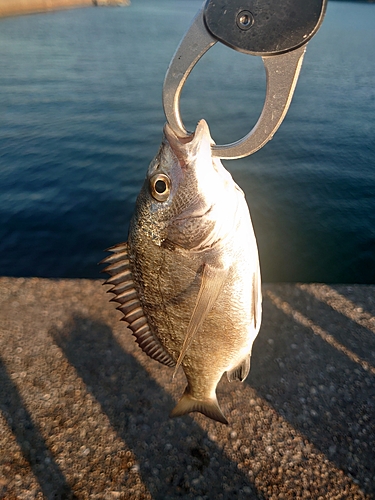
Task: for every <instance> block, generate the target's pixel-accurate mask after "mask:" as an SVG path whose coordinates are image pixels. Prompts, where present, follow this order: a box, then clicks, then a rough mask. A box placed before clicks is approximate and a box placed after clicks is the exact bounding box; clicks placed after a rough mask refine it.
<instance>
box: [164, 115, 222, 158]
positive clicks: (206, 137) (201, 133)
mask: <svg viewBox="0 0 375 500" xmlns="http://www.w3.org/2000/svg"><path fill="white" fill-rule="evenodd" d="M164 136H165V138H166V139H167V141H168V142H169V144H170V146H171V148H172V149H173V151H175V153H176V154H177V152H180V153H181V152H182V151H184V152H186V149H187V148H186V146H188V149H189V150H192V151H195V152H197V151H198V150H199V149H200V147H201V145H202V143H203V142H208V143H209V144H210V145H213V144H215V142H214V141H213V140H212V138H211V134H210V129H209V127H208V124H207V122H206V120H204V119H203V118H202V119H201V120H199V122H198V124H197V127H196V129H195V132H192V133H191V134H190V135H188V136H187V137H178V136H177V135H176V133H175V132H174V131H173V129H172V127H171V126H170V125H169V123H166V124H165V125H164ZM177 156H179V155H178V154H177Z"/></svg>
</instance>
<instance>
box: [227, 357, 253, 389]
mask: <svg viewBox="0 0 375 500" xmlns="http://www.w3.org/2000/svg"><path fill="white" fill-rule="evenodd" d="M249 371H250V354H249V355H248V356H246V358H245V359H243V360H242V361H241V363H240V364H239V365H237V366H236V367H234V368H233V369H232V370H229V371H227V378H228V380H229V382H233V380H239V381H240V382H243V381H244V380H245V378H246V377H247V376H248V375H249Z"/></svg>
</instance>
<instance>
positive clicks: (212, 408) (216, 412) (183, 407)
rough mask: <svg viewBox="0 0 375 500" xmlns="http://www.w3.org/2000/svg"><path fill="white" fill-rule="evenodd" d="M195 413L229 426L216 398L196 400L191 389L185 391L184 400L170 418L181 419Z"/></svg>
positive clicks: (182, 399) (174, 409) (181, 400)
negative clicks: (190, 391)
mask: <svg viewBox="0 0 375 500" xmlns="http://www.w3.org/2000/svg"><path fill="white" fill-rule="evenodd" d="M194 411H197V412H199V413H203V415H206V417H208V418H211V419H212V420H216V421H217V422H221V423H222V424H225V425H228V420H227V419H226V418H225V417H224V415H223V412H222V411H221V409H220V406H219V403H218V402H217V399H216V396H214V397H213V398H211V399H202V400H201V399H196V398H194V397H193V396H192V395H191V394H190V393H189V387H187V388H186V389H185V392H184V394H183V396H182V398H181V399H180V401H179V402H178V403H177V405H176V406H175V408H173V410H172V411H171V413H170V414H169V416H170V417H171V418H174V417H181V416H182V415H186V414H187V413H191V412H194Z"/></svg>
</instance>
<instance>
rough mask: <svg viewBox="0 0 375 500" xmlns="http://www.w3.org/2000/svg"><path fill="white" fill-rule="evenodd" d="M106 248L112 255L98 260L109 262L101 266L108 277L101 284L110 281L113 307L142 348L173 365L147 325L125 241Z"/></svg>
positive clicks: (164, 362) (161, 360) (159, 359)
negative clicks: (115, 306)
mask: <svg viewBox="0 0 375 500" xmlns="http://www.w3.org/2000/svg"><path fill="white" fill-rule="evenodd" d="M108 250H109V251H110V252H112V255H109V256H108V257H106V258H105V259H103V260H102V262H101V264H109V265H107V267H106V268H105V269H103V272H106V273H108V274H109V275H110V278H108V279H107V281H105V283H104V284H105V285H113V286H112V288H111V289H110V290H108V292H110V293H113V294H114V295H115V296H114V297H113V298H112V299H111V301H112V302H118V303H119V306H118V307H117V309H119V310H120V311H121V312H122V313H123V314H124V318H122V320H123V321H126V322H127V323H128V326H129V328H130V330H131V331H132V332H133V335H134V337H135V339H136V342H137V344H138V345H139V347H140V348H141V349H142V350H143V352H145V353H146V354H147V355H148V356H150V358H153V359H155V360H156V361H159V363H162V364H163V365H167V366H175V364H176V363H175V362H174V360H173V359H172V358H171V356H170V355H169V354H168V353H167V352H166V351H165V350H164V348H163V346H162V345H161V344H160V342H159V340H158V339H157V338H156V337H155V336H154V335H153V333H152V332H151V329H150V327H149V325H148V322H147V318H146V315H145V314H144V312H143V308H142V305H141V302H140V300H139V298H138V293H137V291H136V288H135V285H134V280H133V275H132V272H131V269H130V260H129V256H128V248H127V243H120V244H119V245H116V246H114V247H112V248H109V249H108Z"/></svg>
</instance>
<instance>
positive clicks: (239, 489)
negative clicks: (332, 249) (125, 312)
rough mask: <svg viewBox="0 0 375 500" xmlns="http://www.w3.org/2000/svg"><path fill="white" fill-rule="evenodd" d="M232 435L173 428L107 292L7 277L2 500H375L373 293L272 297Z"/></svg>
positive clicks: (318, 290) (202, 422) (0, 289)
mask: <svg viewBox="0 0 375 500" xmlns="http://www.w3.org/2000/svg"><path fill="white" fill-rule="evenodd" d="M263 290H264V317H263V326H262V329H261V332H260V334H259V337H258V339H257V341H256V343H255V345H254V351H253V359H252V368H251V372H250V375H249V377H248V379H247V380H246V382H245V383H243V384H241V383H239V382H238V383H237V382H234V383H232V384H229V383H228V382H227V381H226V380H224V379H223V380H222V382H221V383H220V385H219V390H218V398H219V401H220V402H221V406H222V409H223V411H224V413H225V414H226V416H227V418H228V420H229V426H223V425H221V424H218V423H215V422H212V421H210V420H208V419H207V418H205V417H203V416H201V415H198V414H194V415H192V416H185V417H183V418H179V419H175V420H170V419H169V418H168V413H169V411H170V410H171V408H172V407H173V406H174V403H175V400H176V398H178V396H179V395H180V394H181V393H182V391H183V389H184V386H185V384H184V379H183V374H182V373H181V372H179V375H178V377H177V380H175V381H172V380H171V374H172V371H173V370H172V369H168V368H166V367H163V366H161V365H159V364H158V363H156V362H155V361H152V360H151V359H149V358H148V357H147V356H146V355H144V354H143V353H142V352H141V351H140V349H139V348H138V346H137V345H136V344H135V342H134V340H133V337H132V336H131V335H130V333H129V331H128V330H127V329H126V324H125V323H124V322H120V321H119V318H120V317H121V314H120V313H119V312H118V311H116V310H115V304H113V303H109V302H108V300H109V298H110V295H107V294H106V293H105V287H103V286H102V285H101V283H100V282H98V281H91V280H47V279H22V278H0V303H1V307H0V498H1V499H7V500H13V499H20V500H23V499H27V500H28V499H44V498H45V499H73V498H75V499H104V500H107V499H108V500H110V499H143V498H145V499H151V498H153V499H161V500H165V499H174V498H194V499H237V498H238V499H245V498H246V499H289V498H290V499H291V498H293V499H299V498H309V499H318V500H320V499H330V500H332V499H364V498H366V499H371V498H375V452H374V450H375V429H374V425H375V424H374V422H375V388H374V381H375V286H327V285H298V284H296V285H287V284H281V285H277V284H274V285H265V286H264V288H263Z"/></svg>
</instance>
